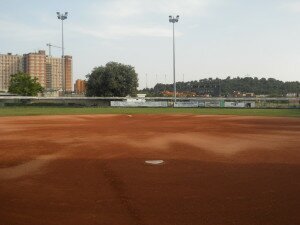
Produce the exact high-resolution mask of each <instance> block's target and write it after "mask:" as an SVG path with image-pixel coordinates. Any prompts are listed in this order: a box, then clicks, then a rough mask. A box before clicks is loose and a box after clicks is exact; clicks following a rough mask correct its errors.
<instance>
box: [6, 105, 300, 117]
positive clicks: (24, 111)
mask: <svg viewBox="0 0 300 225" xmlns="http://www.w3.org/2000/svg"><path fill="white" fill-rule="evenodd" d="M84 114H198V115H240V116H285V117H300V109H224V108H109V107H107V108H88V107H87V108H72V107H2V108H0V116H30V115H84Z"/></svg>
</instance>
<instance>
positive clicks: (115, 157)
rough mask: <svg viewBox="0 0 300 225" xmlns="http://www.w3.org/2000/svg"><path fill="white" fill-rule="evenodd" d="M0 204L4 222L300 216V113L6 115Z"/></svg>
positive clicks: (87, 224)
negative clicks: (290, 115) (283, 115)
mask: <svg viewBox="0 0 300 225" xmlns="http://www.w3.org/2000/svg"><path fill="white" fill-rule="evenodd" d="M145 160H164V163H162V164H159V165H151V164H150V165H149V164H146V163H145ZM0 203H1V204H0V224H1V225H2V224H3V225H29V224H30V225H41V224H42V225H54V224H57V225H61V224H64V225H67V224H70V225H71V224H72V225H74V224H75V225H77V224H78V225H94V224H101V225H156V224H159V225H192V224H195V225H234V224H236V225H256V224H257V225H262V224H263V225H271V224H272V225H297V224H300V214H299V211H300V119H299V118H279V117H278V118H270V117H268V118H266V117H239V116H197V115H133V116H129V115H88V116H37V117H2V118H0Z"/></svg>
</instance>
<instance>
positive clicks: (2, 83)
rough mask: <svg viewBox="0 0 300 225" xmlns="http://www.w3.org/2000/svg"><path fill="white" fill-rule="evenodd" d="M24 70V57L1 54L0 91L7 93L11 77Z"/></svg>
mask: <svg viewBox="0 0 300 225" xmlns="http://www.w3.org/2000/svg"><path fill="white" fill-rule="evenodd" d="M23 70H24V63H23V57H22V56H20V55H12V54H11V53H8V54H6V55H5V54H0V91H4V92H7V91H8V87H9V82H10V76H11V75H12V74H16V73H18V72H19V71H23Z"/></svg>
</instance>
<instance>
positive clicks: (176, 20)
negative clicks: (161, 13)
mask: <svg viewBox="0 0 300 225" xmlns="http://www.w3.org/2000/svg"><path fill="white" fill-rule="evenodd" d="M178 20H179V16H178V15H177V16H176V17H174V16H169V22H170V23H173V79H174V102H176V77H175V32H174V27H175V23H177V22H178Z"/></svg>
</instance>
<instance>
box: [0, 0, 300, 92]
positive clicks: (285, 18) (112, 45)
mask: <svg viewBox="0 0 300 225" xmlns="http://www.w3.org/2000/svg"><path fill="white" fill-rule="evenodd" d="M0 4H1V7H0V53H7V52H12V53H13V54H23V53H27V52H34V51H37V50H39V49H45V50H47V52H48V48H47V46H46V43H49V42H50V43H52V44H54V45H61V23H60V21H59V20H58V19H57V17H56V12H57V11H62V12H64V11H68V12H69V17H68V19H67V20H66V21H65V48H66V54H69V55H72V56H73V74H74V81H75V79H79V78H80V79H84V78H85V75H86V74H88V73H90V72H91V70H92V69H93V68H94V67H95V66H100V65H105V64H106V63H107V62H109V61H117V62H121V63H125V64H130V65H132V66H134V67H135V69H136V71H137V73H138V74H139V83H140V88H143V87H145V85H146V74H148V87H151V86H153V85H154V84H155V83H156V81H157V82H160V83H164V82H165V75H166V80H167V82H168V83H171V82H172V25H171V24H170V23H169V21H168V16H169V15H177V14H178V15H180V19H179V23H177V24H176V25H175V26H176V27H175V28H176V61H177V63H176V68H177V80H178V81H182V80H183V77H184V80H185V81H188V80H199V79H202V78H208V77H213V78H215V77H219V78H226V77H227V76H231V77H233V76H240V77H245V76H257V77H259V78H261V77H267V78H269V77H273V78H276V79H280V80H284V81H292V80H293V81H299V80H300V0H263V1H262V0H251V1H249V0H172V1H169V0H97V1H96V0H86V1H71V0H69V1H67V0H65V1H60V0H59V1H58V0H52V1H41V0H26V1H24V0H0ZM52 53H53V55H55V56H58V57H60V54H61V53H60V50H59V49H54V48H53V49H52ZM183 74H184V76H183Z"/></svg>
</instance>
